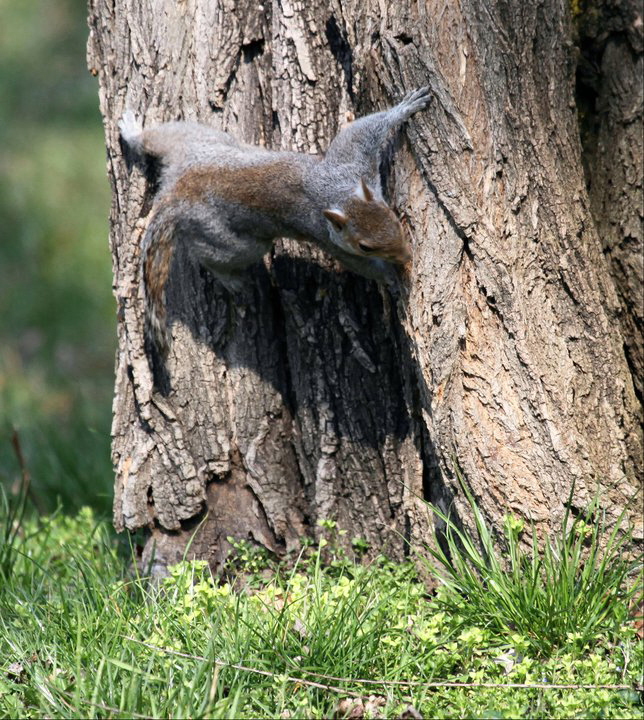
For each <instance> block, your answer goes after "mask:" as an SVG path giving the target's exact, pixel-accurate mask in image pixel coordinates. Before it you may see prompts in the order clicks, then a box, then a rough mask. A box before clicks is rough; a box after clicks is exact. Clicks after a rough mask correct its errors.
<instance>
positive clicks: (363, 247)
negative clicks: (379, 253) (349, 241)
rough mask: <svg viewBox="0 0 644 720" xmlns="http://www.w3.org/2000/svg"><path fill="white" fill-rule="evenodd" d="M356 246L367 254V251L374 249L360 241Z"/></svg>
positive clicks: (370, 251)
mask: <svg viewBox="0 0 644 720" xmlns="http://www.w3.org/2000/svg"><path fill="white" fill-rule="evenodd" d="M358 247H359V248H360V250H362V252H363V253H367V255H368V254H369V253H372V252H375V251H376V248H374V247H369V245H365V244H364V243H361V242H359V243H358Z"/></svg>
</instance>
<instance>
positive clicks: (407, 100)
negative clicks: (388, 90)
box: [401, 85, 432, 117]
mask: <svg viewBox="0 0 644 720" xmlns="http://www.w3.org/2000/svg"><path fill="white" fill-rule="evenodd" d="M431 99H432V96H431V90H430V88H429V85H426V86H425V87H422V88H418V90H412V91H411V92H410V93H407V95H405V97H404V98H403V100H402V102H401V105H404V106H405V114H406V115H407V116H408V117H409V116H410V115H413V114H414V113H416V112H418V111H419V110H423V109H424V108H426V107H427V105H428V104H429V102H430V100H431Z"/></svg>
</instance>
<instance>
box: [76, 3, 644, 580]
mask: <svg viewBox="0 0 644 720" xmlns="http://www.w3.org/2000/svg"><path fill="white" fill-rule="evenodd" d="M89 25H90V37H89V43H88V57H89V66H90V69H91V70H92V72H94V73H96V74H97V75H98V76H99V87H100V104H101V110H102V113H103V116H104V119H105V133H106V141H107V149H108V171H109V175H110V180H111V183H112V190H113V202H112V210H111V217H110V220H111V235H110V240H111V247H112V252H113V263H114V293H115V296H116V299H117V305H118V335H119V351H118V356H117V364H116V390H115V399H114V425H113V459H114V464H115V468H116V486H115V501H114V521H115V525H116V527H117V528H118V529H123V528H127V529H128V530H135V529H138V528H147V529H148V537H149V540H148V543H147V545H146V548H147V550H146V552H147V553H148V556H149V554H150V551H151V548H152V547H153V546H154V547H155V558H156V562H157V563H158V566H159V570H162V568H163V566H164V565H165V563H168V562H172V561H174V560H176V559H178V558H179V557H181V555H182V553H183V551H184V549H185V544H186V541H187V539H188V538H189V537H190V536H191V535H192V534H193V533H194V531H195V529H197V528H198V529H197V532H196V535H195V537H194V540H193V542H192V545H191V552H192V553H194V554H196V555H197V556H200V557H205V558H207V559H208V560H209V561H210V563H211V565H212V566H213V568H217V567H218V566H220V564H221V562H222V560H223V558H224V557H225V554H226V552H227V549H228V545H227V542H226V539H225V538H226V537H227V536H229V535H232V536H236V537H245V538H250V539H252V540H253V541H254V542H257V543H261V544H262V545H264V546H265V547H267V548H269V549H270V550H272V551H274V552H277V553H283V552H285V551H288V550H290V549H292V548H294V547H296V546H297V544H298V541H299V539H300V537H301V536H303V535H306V534H315V532H316V521H317V520H318V519H321V518H333V519H335V520H337V522H338V524H339V525H340V526H341V527H344V528H347V529H348V530H349V531H350V533H349V535H348V537H351V536H361V537H362V538H364V539H365V540H367V541H368V542H369V543H371V546H372V547H373V548H374V549H376V550H378V551H381V550H384V551H385V552H387V553H388V554H389V555H391V556H393V557H402V556H403V555H404V553H405V552H406V551H407V548H408V544H407V542H408V541H410V542H411V543H412V544H415V543H421V542H424V541H429V539H430V537H431V532H432V522H431V520H430V517H429V516H428V513H427V511H426V510H425V509H424V507H423V505H422V503H421V501H420V498H423V497H424V498H426V499H429V500H431V501H432V502H434V503H438V504H441V505H443V506H447V505H448V504H449V503H452V502H453V507H454V508H455V512H456V513H457V514H459V515H460V517H461V518H462V520H463V521H464V522H465V523H467V522H468V518H467V512H466V507H465V506H464V504H463V502H462V494H459V490H458V483H457V482H456V479H455V468H456V467H459V468H460V469H461V471H462V473H463V475H464V477H465V479H466V481H467V483H468V484H469V486H470V487H471V489H472V491H473V493H474V495H475V496H476V498H477V499H478V501H479V503H480V504H481V506H482V508H483V510H484V512H485V513H486V514H487V516H488V517H489V519H490V520H491V521H492V522H493V523H498V522H499V521H500V519H501V517H502V515H503V514H504V513H506V512H509V511H510V512H514V513H517V514H519V515H521V516H523V517H525V518H527V519H529V520H531V521H533V522H534V523H535V524H536V525H537V527H538V529H539V531H540V532H542V531H543V532H545V531H548V530H549V529H550V528H551V527H552V525H553V523H557V522H558V521H559V519H560V518H561V516H562V513H563V511H564V503H565V502H566V499H567V497H568V493H569V489H570V487H571V483H572V482H573V480H574V481H575V482H576V485H575V496H574V498H573V505H574V506H575V507H577V508H583V507H585V506H586V504H587V503H588V501H589V499H590V498H591V497H592V496H593V495H594V493H595V491H596V489H597V487H598V486H599V487H600V488H601V490H602V492H603V502H604V503H605V505H606V507H607V509H608V510H609V513H618V512H619V511H620V510H621V508H622V507H623V506H624V505H625V504H628V503H633V504H632V507H633V508H634V509H635V508H637V507H639V505H638V504H637V503H638V502H639V501H638V500H634V499H633V498H634V496H635V495H636V494H637V493H638V492H641V480H640V479H639V477H638V472H639V462H640V457H641V436H640V434H639V424H638V423H639V413H640V407H639V403H638V401H637V398H636V395H635V392H634V388H633V378H632V376H631V373H630V370H629V367H628V365H627V362H626V360H625V357H624V351H623V339H622V333H621V330H620V325H619V322H618V320H617V316H618V314H619V302H618V298H617V294H616V291H615V287H614V284H613V281H612V279H611V275H610V271H609V265H608V264H607V262H606V260H605V258H604V255H603V253H602V247H601V243H600V240H599V237H598V232H597V225H598V224H599V223H601V222H603V216H601V212H600V213H599V215H600V217H599V218H598V219H597V220H596V221H595V220H594V219H593V216H592V215H591V210H590V203H589V197H588V193H587V190H586V187H585V184H584V176H583V170H582V160H581V147H580V142H579V129H578V121H577V111H576V107H575V102H574V77H575V66H576V59H575V58H576V56H575V52H574V47H573V45H572V43H571V40H570V38H571V24H570V18H569V10H568V6H567V3H566V2H562V1H558V0H544V1H543V2H539V3H525V2H523V1H522V0H507V1H505V2H501V1H499V2H496V3H489V2H488V0H462V1H461V2H460V3H456V2H444V1H443V0H441V1H440V2H438V1H433V0H428V2H426V3H416V2H411V1H408V0H402V1H401V2H398V3H384V4H383V3H379V2H376V1H375V0H346V1H344V2H339V1H338V0H314V1H313V2H309V3H301V2H296V1H287V0H273V1H268V0H267V2H266V3H265V4H263V5H259V4H257V3H251V2H249V1H248V0H182V1H181V2H180V1H178V0H154V1H152V0H90V12H89ZM426 84H429V85H431V87H432V89H433V91H434V93H435V100H434V101H433V102H432V104H431V105H430V108H429V109H428V110H427V111H425V112H424V113H423V114H422V115H418V116H416V117H415V118H414V119H413V121H412V122H411V123H410V124H409V126H408V127H407V129H406V130H405V131H404V132H403V134H402V136H401V137H399V138H398V139H396V140H394V141H392V142H393V147H395V148H396V149H397V152H396V159H395V162H394V163H388V166H387V167H386V168H385V174H386V179H387V187H388V189H389V193H390V199H391V201H392V203H393V205H394V206H395V207H396V209H397V211H398V212H399V214H400V216H401V218H402V219H403V222H404V225H405V226H406V228H407V231H408V232H409V235H410V238H411V241H412V244H413V252H414V259H413V263H412V266H411V268H409V270H408V272H407V273H406V274H402V275H401V277H400V290H399V293H398V295H397V296H395V297H394V296H392V295H391V294H389V293H388V292H385V291H383V290H381V289H379V288H378V287H377V286H376V285H375V284H373V283H371V282H369V281H366V280H364V279H361V278H358V277H356V276H354V275H352V274H351V273H349V272H347V271H343V270H342V268H339V267H338V266H337V265H336V264H335V263H334V262H333V261H331V260H330V259H329V258H328V257H324V256H322V253H321V252H319V251H316V250H315V249H313V248H311V247H310V246H307V245H306V244H301V243H295V242H290V241H289V242H281V243H278V244H277V245H276V248H275V251H274V252H273V253H272V254H271V255H270V257H268V258H267V259H266V262H265V263H264V264H263V265H262V266H260V267H258V268H255V269H253V270H252V271H250V272H249V275H248V278H249V279H248V282H249V286H250V287H252V293H253V301H252V302H251V303H250V304H249V305H248V306H246V307H244V308H243V309H242V308H236V307H234V305H233V302H232V301H231V299H230V298H229V297H228V295H227V294H226V292H225V291H224V290H222V289H221V288H220V287H218V286H217V284H216V282H215V281H214V280H213V279H212V278H211V277H210V276H209V275H208V273H207V272H205V271H203V270H201V269H200V268H199V267H197V266H196V265H195V263H194V262H193V261H192V259H191V258H190V257H181V258H179V261H178V262H177V263H175V265H174V267H173V270H172V273H171V278H170V285H169V289H168V298H169V308H170V314H171V320H172V322H173V325H172V331H173V336H174V341H173V349H172V355H171V357H170V359H169V363H168V368H169V373H170V377H171V382H172V392H171V393H170V395H169V396H168V397H161V396H160V395H159V394H158V393H155V392H153V389H152V385H151V377H150V371H149V368H148V363H147V360H146V357H145V355H144V352H143V342H142V335H141V333H142V319H141V308H142V306H141V296H140V289H139V281H138V272H137V269H138V265H139V241H140V237H141V234H142V231H143V229H144V227H145V221H146V216H147V213H148V212H149V207H150V197H151V196H150V192H149V185H146V181H145V178H144V177H143V176H142V174H141V173H140V172H138V171H137V170H133V171H132V172H129V171H128V169H127V168H126V166H125V163H124V160H123V157H122V153H121V149H120V147H119V141H118V132H117V128H116V121H117V120H118V118H119V116H120V114H121V113H122V111H123V110H124V108H125V107H126V106H127V107H129V108H131V109H132V110H133V111H134V112H135V113H137V114H138V115H139V116H142V117H143V118H144V120H145V122H146V123H153V122H158V121H163V120H168V119H174V118H190V119H198V120H200V121H203V122H207V123H210V124H212V125H214V126H216V127H218V128H223V129H226V130H228V131H231V132H232V133H234V134H235V135H236V136H237V137H239V138H241V139H243V140H245V141H249V142H253V143H258V144H264V145H267V146H269V147H273V148H288V149H297V150H300V151H302V152H320V151H323V150H324V149H325V147H326V145H327V143H328V141H329V139H330V138H331V137H332V136H333V135H334V133H335V132H336V130H337V128H338V126H339V125H340V124H342V123H343V122H345V121H346V119H347V117H349V116H350V114H351V113H354V112H355V113H356V114H365V113H368V112H372V111H373V110H374V109H378V108H381V107H385V106H387V105H390V104H392V103H393V102H395V101H397V100H398V99H399V98H400V97H401V96H402V95H403V94H404V93H405V92H406V91H407V90H409V89H411V88H415V87H419V86H421V85H426ZM640 148H641V146H640ZM640 154H641V150H640ZM146 187H148V191H146ZM638 220H639V219H638V218H633V221H634V222H637V221H638ZM639 537H640V538H641V530H640V531H639Z"/></svg>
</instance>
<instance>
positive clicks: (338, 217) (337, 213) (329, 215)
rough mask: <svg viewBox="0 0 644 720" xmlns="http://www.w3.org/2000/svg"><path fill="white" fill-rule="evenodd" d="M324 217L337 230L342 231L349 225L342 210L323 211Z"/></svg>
mask: <svg viewBox="0 0 644 720" xmlns="http://www.w3.org/2000/svg"><path fill="white" fill-rule="evenodd" d="M322 214H323V215H324V217H325V218H326V219H327V220H328V221H329V222H330V223H331V225H333V227H334V228H335V229H336V230H342V228H343V227H344V226H345V225H346V224H347V219H348V218H347V216H346V215H345V214H344V213H343V212H342V211H341V210H322Z"/></svg>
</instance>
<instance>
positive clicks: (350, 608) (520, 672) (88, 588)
mask: <svg viewBox="0 0 644 720" xmlns="http://www.w3.org/2000/svg"><path fill="white" fill-rule="evenodd" d="M10 505H11V503H6V502H5V504H4V506H3V507H4V518H3V520H4V522H5V529H6V524H7V523H11V524H12V527H13V528H14V530H13V531H10V532H8V531H5V534H4V537H5V550H4V551H3V552H4V557H5V558H6V557H10V561H6V560H5V562H3V565H2V572H3V573H4V575H3V577H2V578H1V580H0V586H1V590H0V657H1V658H2V660H1V661H0V715H1V716H4V717H88V716H92V717H161V716H166V717H213V718H219V717H222V718H223V717H231V718H236V717H242V718H243V717H247V718H256V717H266V718H269V717H270V718H273V717H292V718H300V717H306V718H309V717H310V718H323V717H333V716H336V717H341V716H343V715H347V714H349V713H351V712H353V713H354V715H353V717H363V716H364V717H368V716H372V717H400V716H401V713H403V712H405V710H407V712H408V713H412V712H413V711H415V712H418V713H420V714H421V715H422V716H423V717H481V718H483V717H486V718H492V717H499V718H502V717H512V718H514V717H530V718H535V717H543V718H569V717H606V718H611V717H614V718H631V717H632V718H640V717H641V714H642V704H641V694H640V692H638V691H637V689H636V688H638V687H640V686H641V682H642V668H643V652H642V643H641V640H640V639H638V637H637V635H636V632H635V629H634V627H633V625H632V622H630V621H629V617H628V613H627V609H626V604H625V603H626V596H625V595H624V594H620V592H621V589H618V588H613V587H611V586H610V583H611V582H614V581H615V578H616V575H615V574H614V573H612V572H608V573H606V574H605V583H606V584H605V585H604V590H605V593H606V597H607V598H610V600H609V604H610V608H611V609H610V610H609V611H607V612H604V613H594V614H593V618H594V621H593V623H592V624H588V627H587V628H586V630H585V634H584V636H583V637H579V636H578V635H575V634H574V633H573V634H572V635H566V636H565V637H563V638H562V641H561V642H560V643H550V644H548V645H545V644H544V643H543V642H541V641H540V640H538V639H536V638H538V637H539V636H540V634H539V633H538V632H536V630H535V628H534V625H532V623H534V622H541V619H540V617H539V616H538V615H535V616H531V617H530V618H528V619H526V620H525V622H524V623H523V624H517V623H516V620H517V619H518V618H517V617H516V616H514V620H513V623H512V624H511V625H503V624H500V623H499V622H498V618H496V617H495V616H494V615H493V614H492V613H491V612H490V611H489V608H487V607H486V606H483V605H481V600H480V598H478V599H477V598H476V597H475V596H474V595H473V594H472V593H470V595H469V596H468V597H464V596H463V595H462V591H463V589H462V588H458V587H456V585H455V584H454V577H455V576H454V575H452V576H450V575H447V576H444V577H445V578H446V582H445V583H444V584H443V585H442V587H441V588H440V589H439V590H438V592H437V593H433V594H428V593H427V591H426V589H425V586H424V585H423V583H421V582H420V580H419V578H418V575H417V573H416V570H415V569H414V566H413V565H412V564H411V563H407V564H403V565H394V564H392V563H390V562H389V561H387V560H386V559H385V558H383V557H380V558H378V559H377V560H376V561H375V562H372V563H370V564H361V563H356V562H355V561H354V560H353V559H349V558H348V557H347V556H346V555H345V554H344V553H342V551H341V550H339V545H338V543H337V539H338V534H339V533H340V532H341V530H340V529H338V528H337V527H336V526H335V523H332V521H327V522H326V524H325V525H324V527H323V528H322V530H323V532H324V538H323V541H322V542H320V543H319V544H318V545H314V546H311V545H308V546H306V547H303V549H302V552H301V554H300V556H299V557H298V558H295V559H293V560H294V562H293V563H292V564H291V566H290V569H289V568H287V567H286V566H281V565H276V564H275V563H273V562H271V560H270V559H269V558H268V557H267V556H265V555H264V554H262V553H257V552H255V551H253V550H252V548H251V546H248V545H247V544H244V543H238V544H237V548H236V557H235V558H233V559H232V560H231V563H230V567H229V572H228V573H227V576H226V578H225V579H220V580H216V579H213V578H212V577H211V575H210V572H209V570H208V568H207V566H206V565H204V564H203V563H200V562H183V563H180V564H179V565H177V566H175V567H174V568H172V569H171V572H170V575H169V577H167V578H166V579H164V580H163V581H162V582H160V583H158V584H152V583H149V582H147V581H146V579H145V578H144V577H140V576H138V575H137V574H132V572H131V571H130V570H129V567H130V564H129V555H128V552H127V549H126V551H125V552H124V549H123V547H122V546H119V544H118V541H117V540H116V539H115V537H114V536H113V533H112V531H111V529H110V528H109V526H108V525H107V524H106V523H103V522H97V521H96V519H95V518H94V516H93V513H92V512H91V511H90V510H88V509H84V510H82V511H81V512H80V513H79V514H78V515H76V516H75V517H73V518H70V517H67V516H65V515H63V514H55V515H53V516H49V517H41V518H37V517H31V518H28V519H24V518H23V519H22V520H20V515H19V513H18V514H16V513H15V512H14V514H13V516H12V517H9V516H8V515H7V512H6V511H7V509H8V508H9V507H10ZM16 523H18V524H19V530H18V531H17V532H16V531H15V527H16ZM510 532H516V530H510ZM597 536H598V537H599V533H598V535H597ZM573 547H574V545H573ZM568 550H570V547H568ZM517 552H518V550H517ZM598 552H599V551H598ZM528 555H529V553H528ZM600 555H601V553H599V554H598V560H599V562H598V565H597V567H601V560H600ZM461 559H462V560H463V561H464V558H463V556H461ZM470 559H471V558H470ZM605 569H607V568H605ZM247 571H248V572H247ZM583 571H584V565H583V564H582V565H581V566H579V567H578V568H577V572H576V574H577V576H580V574H583ZM498 572H499V573H501V572H502V571H501V570H500V569H499V571H498ZM507 572H509V573H510V575H511V573H512V562H511V561H510V565H509V570H508V571H507ZM599 573H601V570H600V571H599V572H598V573H596V574H599ZM459 577H460V575H459ZM497 579H498V578H497ZM488 580H490V578H488ZM516 582H517V585H518V584H520V583H519V581H518V580H517V581H516ZM597 582H601V580H597ZM531 583H532V580H531V577H530V575H529V574H528V575H527V576H526V578H525V584H526V585H527V586H530V585H531ZM526 592H528V588H526ZM520 610H521V605H519V610H518V611H517V612H520ZM531 628H532V629H531ZM443 682H446V683H457V684H458V683H463V684H464V685H463V686H456V687H446V686H442V685H440V683H443ZM437 683H438V685H436V684H437ZM481 684H492V685H495V686H502V685H508V684H510V685H514V687H487V686H481ZM516 685H528V686H529V687H516ZM550 685H588V686H603V687H599V688H593V689H582V688H576V689H573V688H552V687H549V686H550ZM606 686H608V687H606ZM610 686H617V687H610ZM409 707H411V708H413V711H412V710H409ZM408 717H414V715H413V714H412V715H409V714H408Z"/></svg>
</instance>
